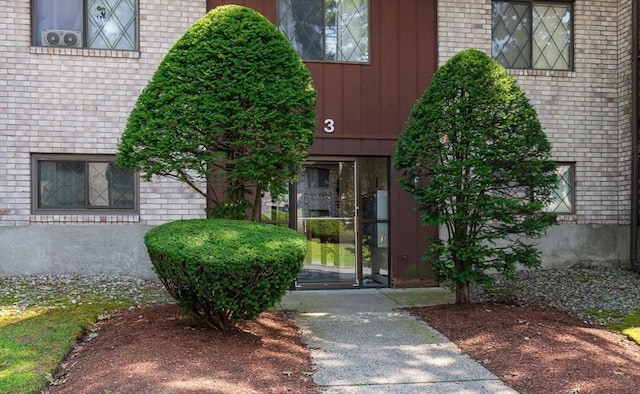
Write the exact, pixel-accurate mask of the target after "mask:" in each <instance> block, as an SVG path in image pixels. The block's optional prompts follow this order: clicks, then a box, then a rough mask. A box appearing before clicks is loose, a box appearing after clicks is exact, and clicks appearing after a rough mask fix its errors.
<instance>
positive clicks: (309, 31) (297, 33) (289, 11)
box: [278, 0, 324, 60]
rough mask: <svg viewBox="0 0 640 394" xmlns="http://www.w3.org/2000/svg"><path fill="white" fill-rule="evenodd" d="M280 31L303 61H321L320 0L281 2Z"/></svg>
mask: <svg viewBox="0 0 640 394" xmlns="http://www.w3.org/2000/svg"><path fill="white" fill-rule="evenodd" d="M279 4H280V7H279V10H278V13H279V15H278V21H279V25H280V29H281V30H282V31H283V33H284V34H285V35H286V36H287V38H288V39H289V41H290V42H291V44H292V45H293V47H294V48H295V49H296V51H298V53H299V54H300V57H302V58H303V59H304V60H323V59H324V49H323V45H322V42H323V40H322V34H323V14H322V9H323V5H322V0H281V1H280V2H279Z"/></svg>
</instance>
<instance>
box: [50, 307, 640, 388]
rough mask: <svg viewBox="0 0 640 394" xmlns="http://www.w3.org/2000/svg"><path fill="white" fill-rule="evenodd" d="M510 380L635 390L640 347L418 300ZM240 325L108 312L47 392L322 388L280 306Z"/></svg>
mask: <svg viewBox="0 0 640 394" xmlns="http://www.w3.org/2000/svg"><path fill="white" fill-rule="evenodd" d="M409 311H410V312H411V313H413V314H415V315H416V316H418V317H419V318H421V319H423V320H424V321H426V322H427V323H428V324H429V325H431V326H432V327H434V328H436V329H437V330H439V331H440V332H441V333H443V334H444V335H445V336H446V337H448V338H449V339H451V340H452V341H453V342H455V343H456V344H457V345H458V346H459V347H460V348H461V349H462V350H463V351H465V352H467V353H468V354H469V355H471V357H473V358H474V359H476V360H478V361H479V362H480V363H482V364H483V365H484V366H485V367H486V368H487V369H489V370H490V371H492V372H493V373H494V374H496V375H497V376H498V377H499V378H500V379H501V380H502V381H504V382H505V383H506V384H507V385H509V386H511V387H513V388H514V389H516V390H518V391H520V392H526V393H528V394H534V393H545V394H547V393H563V394H567V393H579V394H585V393H612V394H615V393H625V394H626V393H635V392H638V387H640V368H639V366H640V346H638V345H636V344H635V343H633V342H631V341H629V340H627V339H626V338H625V337H624V336H622V335H619V334H614V333H611V332H609V331H607V330H605V329H602V328H596V327H593V326H588V325H586V324H584V323H583V322H582V321H580V319H578V318H576V317H574V316H571V315H569V314H567V313H565V312H561V311H558V310H556V309H552V308H546V307H542V306H531V305H508V304H495V303H478V304H470V305H465V306H460V305H439V306H434V307H419V308H409ZM240 328H241V330H239V331H236V332H234V333H221V332H217V331H213V330H211V329H209V328H207V327H206V326H204V325H202V324H201V323H199V322H197V321H195V320H193V319H192V318H190V317H188V316H182V315H181V314H180V311H179V309H178V308H177V307H176V306H173V305H157V306H151V307H145V308H138V309H132V310H129V311H125V312H121V313H117V314H114V315H113V316H111V317H109V318H107V319H105V320H102V321H100V322H99V323H98V324H97V325H96V326H95V327H94V329H93V330H92V331H90V332H89V333H88V334H87V336H86V337H85V338H84V339H83V340H81V341H79V344H78V346H77V348H76V349H75V350H74V351H72V352H71V354H70V355H69V357H68V358H67V359H66V360H65V361H64V363H63V364H62V366H61V369H60V372H59V373H58V375H57V376H56V377H57V379H58V380H57V381H56V385H53V386H50V388H49V390H48V393H107V392H108V393H134V392H135V393H187V392H188V393H270V392H273V393H286V392H291V393H318V392H319V391H318V388H317V386H316V385H315V384H314V383H313V380H312V376H311V372H312V370H313V366H312V364H311V361H310V353H309V350H308V349H306V348H305V346H304V345H303V343H302V342H301V337H300V331H299V330H298V328H297V327H296V326H295V325H294V324H293V323H292V322H291V321H289V320H288V319H287V317H286V316H285V315H284V314H282V313H280V312H266V313H263V314H262V315H261V316H260V317H259V318H258V319H257V321H255V322H247V323H243V324H242V325H241V327H240Z"/></svg>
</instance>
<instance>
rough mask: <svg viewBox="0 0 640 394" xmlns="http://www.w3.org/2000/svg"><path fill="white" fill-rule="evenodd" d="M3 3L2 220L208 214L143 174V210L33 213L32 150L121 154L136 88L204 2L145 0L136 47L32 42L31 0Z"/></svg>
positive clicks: (172, 185) (139, 219) (178, 190)
mask: <svg viewBox="0 0 640 394" xmlns="http://www.w3.org/2000/svg"><path fill="white" fill-rule="evenodd" d="M0 9H1V10H2V17H0V53H2V57H1V58H0V92H2V93H1V94H0V225H2V226H25V225H28V224H29V223H41V224H46V223H68V224H83V223H91V224H94V223H141V224H158V223H161V222H164V221H167V220H173V219H179V218H190V217H201V216H202V215H203V212H204V211H203V208H204V201H203V198H202V197H201V196H199V195H196V194H195V193H193V192H192V191H191V190H190V189H189V188H187V187H185V186H184V185H182V184H179V183H177V182H173V181H169V180H166V179H163V180H156V181H154V182H141V183H140V214H139V215H130V216H127V215H124V216H123V215H87V214H80V215H31V168H30V166H31V161H30V154H31V153H63V154H67V153H69V154H76V153H77V154H114V153H115V151H116V147H117V143H118V138H119V136H120V134H121V133H122V131H123V130H124V127H125V124H126V120H127V116H128V114H129V112H130V111H131V109H132V108H133V105H134V104H135V101H136V99H137V97H138V94H139V93H140V91H141V90H142V89H143V88H144V86H145V85H146V83H147V81H148V80H149V79H150V78H151V75H152V74H153V72H154V71H155V69H156V67H157V66H158V63H159V61H160V59H161V58H162V56H163V55H164V54H165V53H166V52H167V50H168V49H169V48H170V46H171V45H172V44H173V43H174V42H175V40H176V39H177V38H178V37H180V36H181V35H182V34H183V33H184V32H185V31H186V29H187V28H188V27H189V26H190V25H191V24H192V23H193V22H195V21H196V20H197V19H199V18H200V17H202V16H203V15H204V14H205V12H206V2H205V1H204V0H198V1H190V0H161V1H145V0H142V1H140V13H139V15H140V23H139V26H140V31H139V36H140V49H139V51H112V50H94V49H68V48H45V47H31V46H30V42H31V34H30V29H31V19H30V18H31V17H30V2H29V1H20V2H17V1H5V0H0Z"/></svg>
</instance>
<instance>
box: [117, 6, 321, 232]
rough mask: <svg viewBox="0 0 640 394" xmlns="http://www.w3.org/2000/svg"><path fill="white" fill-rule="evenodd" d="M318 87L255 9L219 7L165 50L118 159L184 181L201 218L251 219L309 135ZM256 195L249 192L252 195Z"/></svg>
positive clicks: (294, 165) (279, 186)
mask: <svg viewBox="0 0 640 394" xmlns="http://www.w3.org/2000/svg"><path fill="white" fill-rule="evenodd" d="M315 97H316V93H315V90H314V89H313V86H312V79H311V74H310V72H309V70H307V68H306V67H305V65H304V63H303V62H302V60H301V59H300V57H299V56H298V54H297V53H296V51H295V49H294V48H293V47H292V46H291V44H290V43H289V41H288V40H287V38H286V37H285V36H284V35H283V34H282V33H281V32H280V31H279V30H278V28H277V27H276V26H274V25H273V24H272V23H271V22H270V21H269V20H268V19H266V18H265V17H264V16H262V15H260V14H259V13H258V12H256V11H254V10H252V9H250V8H246V7H242V6H238V5H227V6H220V7H217V8H215V9H214V10H212V11H210V12H209V13H207V14H206V15H205V16H204V17H203V18H202V19H200V20H199V21H197V22H196V23H194V24H193V26H191V27H190V28H189V30H187V32H186V33H185V34H184V35H183V36H182V37H181V38H180V39H179V40H178V41H177V42H176V43H175V44H174V45H173V47H172V48H171V49H170V50H169V52H168V53H167V54H166V56H165V57H164V59H163V60H162V62H161V63H160V65H159V66H158V69H157V70H156V72H155V73H154V75H153V77H152V79H151V81H150V82H149V83H148V85H147V86H146V88H145V89H144V90H143V91H142V93H141V94H140V96H139V97H138V100H137V102H136V105H135V108H134V109H133V111H132V112H131V114H130V115H129V119H128V121H127V125H126V129H125V131H124V133H123V135H122V138H121V142H120V144H119V146H118V152H117V163H118V165H120V166H121V167H128V168H134V169H135V170H137V171H140V172H141V173H142V176H143V178H144V179H146V180H149V179H151V177H152V176H153V175H159V176H165V177H169V178H173V179H177V180H179V181H181V182H184V183H186V184H187V185H189V186H190V187H192V188H193V189H194V190H196V191H197V192H198V193H199V194H201V195H202V196H203V197H205V200H206V206H207V215H208V217H227V218H234V219H244V218H245V212H246V211H247V210H249V208H251V207H253V210H252V212H253V215H252V217H251V219H253V220H257V219H258V217H257V216H256V214H257V212H258V209H257V207H258V204H259V201H260V200H259V199H260V196H261V194H262V192H264V191H268V192H269V193H271V195H272V196H274V197H277V196H279V195H282V194H284V193H285V191H286V189H285V187H286V184H287V182H289V181H292V180H293V179H294V178H295V176H296V174H297V173H298V171H299V169H300V167H301V165H302V162H303V161H304V159H305V158H306V157H307V150H308V148H309V147H310V146H311V144H312V143H313V138H314V136H315V124H316V115H315V111H316V101H315ZM252 194H253V197H251V195H252Z"/></svg>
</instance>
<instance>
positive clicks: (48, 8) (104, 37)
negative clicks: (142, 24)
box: [33, 0, 138, 50]
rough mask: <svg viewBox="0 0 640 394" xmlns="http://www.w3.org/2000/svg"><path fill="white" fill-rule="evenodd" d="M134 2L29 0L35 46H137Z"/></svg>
mask: <svg viewBox="0 0 640 394" xmlns="http://www.w3.org/2000/svg"><path fill="white" fill-rule="evenodd" d="M137 34H138V0H33V44H34V45H36V46H54V47H72V48H94V49H120V50H133V49H137V47H138V36H137Z"/></svg>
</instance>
